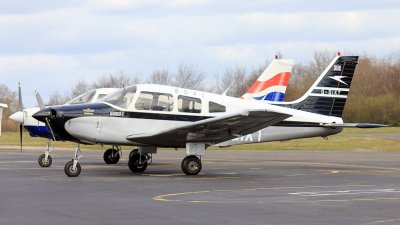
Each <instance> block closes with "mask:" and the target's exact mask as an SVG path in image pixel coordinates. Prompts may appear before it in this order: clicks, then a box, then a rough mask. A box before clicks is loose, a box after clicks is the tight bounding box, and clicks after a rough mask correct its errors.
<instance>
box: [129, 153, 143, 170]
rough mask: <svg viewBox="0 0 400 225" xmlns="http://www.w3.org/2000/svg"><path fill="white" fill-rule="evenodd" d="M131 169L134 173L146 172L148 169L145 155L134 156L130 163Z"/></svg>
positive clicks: (130, 158)
mask: <svg viewBox="0 0 400 225" xmlns="http://www.w3.org/2000/svg"><path fill="white" fill-rule="evenodd" d="M128 166H129V169H130V170H131V171H132V172H134V173H137V172H144V171H145V170H146V168H147V158H146V156H144V155H140V154H139V153H138V154H132V156H131V157H129V162H128Z"/></svg>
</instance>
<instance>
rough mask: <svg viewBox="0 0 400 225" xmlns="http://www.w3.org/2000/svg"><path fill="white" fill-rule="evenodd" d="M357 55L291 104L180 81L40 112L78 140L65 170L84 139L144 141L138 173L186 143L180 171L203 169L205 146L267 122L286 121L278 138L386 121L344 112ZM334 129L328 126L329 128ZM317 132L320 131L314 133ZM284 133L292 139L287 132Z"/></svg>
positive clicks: (73, 168)
mask: <svg viewBox="0 0 400 225" xmlns="http://www.w3.org/2000/svg"><path fill="white" fill-rule="evenodd" d="M357 60H358V56H337V57H335V59H334V60H333V61H332V63H331V64H330V65H329V67H328V68H327V69H326V70H325V71H324V73H323V74H322V76H321V77H320V78H319V79H318V80H317V82H316V83H317V84H316V85H313V86H312V87H311V89H310V90H309V91H308V92H307V93H306V95H305V96H303V97H302V98H300V99H299V100H298V101H296V102H294V103H292V104H285V105H279V106H278V105H272V104H270V103H268V102H266V101H255V100H252V99H239V98H234V97H229V96H224V95H218V94H213V93H207V92H201V91H195V90H188V89H182V88H177V87H170V86H163V85H153V84H140V85H134V86H129V87H126V88H123V89H121V90H119V91H117V92H115V93H113V94H110V95H108V96H106V97H105V98H103V99H102V102H99V103H92V104H80V105H66V106H57V107H49V108H46V109H43V110H41V111H39V112H37V113H36V114H35V115H34V118H36V119H38V120H40V121H42V122H45V123H46V125H47V126H48V127H49V130H50V131H51V132H52V134H53V136H54V138H55V139H56V140H64V141H73V142H76V143H78V145H77V147H76V148H75V154H74V158H73V159H72V160H71V161H69V162H67V163H66V165H65V168H64V171H65V173H66V175H67V176H71V177H74V176H78V175H79V174H80V172H81V166H80V164H79V162H78V160H79V158H81V157H82V155H81V152H80V145H79V144H109V145H114V146H115V145H128V146H138V149H136V150H133V151H132V152H131V154H130V155H129V162H128V165H129V168H130V170H131V171H132V172H143V171H145V170H146V168H147V164H148V162H149V161H150V160H151V157H150V156H149V154H151V153H156V151H157V147H173V148H186V154H187V155H188V156H186V157H185V158H184V159H183V161H182V163H181V168H182V171H183V172H184V173H185V174H187V175H197V174H198V173H199V172H200V171H201V169H202V163H201V160H200V158H199V157H201V156H203V155H204V154H205V150H206V148H207V147H209V146H211V145H216V144H218V143H222V142H225V141H228V140H231V139H234V138H236V137H240V136H244V135H247V134H252V133H255V132H257V131H259V130H261V129H264V128H267V127H271V131H270V132H271V133H272V134H273V132H274V129H272V128H273V127H278V126H279V127H284V128H285V129H287V131H286V132H285V133H284V134H282V135H285V136H284V137H279V138H280V139H293V138H296V135H299V136H300V137H302V134H301V131H302V128H304V127H307V128H315V129H316V130H318V131H322V132H324V135H325V134H326V132H325V131H330V130H334V132H332V134H334V133H338V132H340V130H341V128H344V127H380V126H381V125H379V124H347V123H343V120H342V118H341V117H340V116H339V115H341V114H342V111H343V108H344V104H345V102H346V98H347V95H348V93H349V88H350V84H351V81H352V78H353V74H354V71H355V68H356V65H357ZM328 133H329V132H328ZM314 135H315V136H322V135H318V132H315V133H314ZM285 137H286V138H285Z"/></svg>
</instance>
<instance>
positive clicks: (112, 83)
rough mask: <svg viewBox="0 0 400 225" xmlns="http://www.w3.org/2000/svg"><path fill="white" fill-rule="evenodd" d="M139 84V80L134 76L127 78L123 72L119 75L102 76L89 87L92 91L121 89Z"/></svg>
mask: <svg viewBox="0 0 400 225" xmlns="http://www.w3.org/2000/svg"><path fill="white" fill-rule="evenodd" d="M138 82H139V78H137V77H134V76H128V75H127V74H125V73H124V72H123V71H121V72H120V73H119V74H113V73H109V74H107V75H103V76H102V77H100V78H99V79H98V80H97V81H95V82H93V84H92V85H91V88H92V89H96V88H111V87H114V88H115V87H117V88H118V87H122V86H129V85H133V84H135V83H138Z"/></svg>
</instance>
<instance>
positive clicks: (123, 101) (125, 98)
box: [102, 86, 136, 109]
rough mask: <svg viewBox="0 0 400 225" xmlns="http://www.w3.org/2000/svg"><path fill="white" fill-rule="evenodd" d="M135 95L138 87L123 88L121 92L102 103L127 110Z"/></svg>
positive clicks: (106, 98) (108, 97)
mask: <svg viewBox="0 0 400 225" xmlns="http://www.w3.org/2000/svg"><path fill="white" fill-rule="evenodd" d="M135 93H136V86H131V87H126V88H121V89H120V90H118V91H115V92H114V93H112V94H109V95H107V96H106V97H104V98H103V99H102V101H103V102H108V103H110V104H112V105H115V106H118V107H121V108H124V109H127V108H128V107H129V106H130V104H131V102H132V100H133V98H134V97H135Z"/></svg>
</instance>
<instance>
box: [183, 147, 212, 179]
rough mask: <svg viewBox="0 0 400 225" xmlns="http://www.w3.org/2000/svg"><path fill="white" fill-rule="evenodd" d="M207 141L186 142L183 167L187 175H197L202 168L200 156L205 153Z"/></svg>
mask: <svg viewBox="0 0 400 225" xmlns="http://www.w3.org/2000/svg"><path fill="white" fill-rule="evenodd" d="M205 150H206V146H205V143H186V154H188V156H186V157H185V158H184V159H183V160H182V164H181V168H182V171H183V172H184V173H185V174H186V175H197V174H199V173H200V171H201V168H202V163H201V159H200V158H199V157H198V156H200V157H201V156H202V155H204V152H205Z"/></svg>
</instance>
